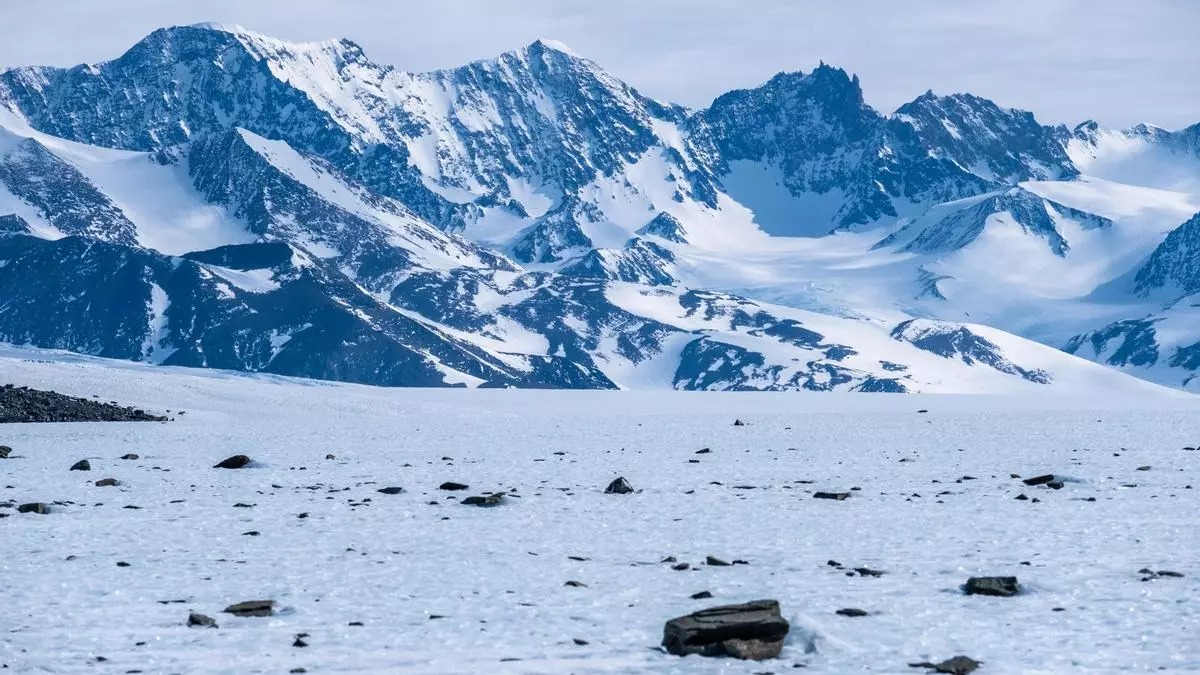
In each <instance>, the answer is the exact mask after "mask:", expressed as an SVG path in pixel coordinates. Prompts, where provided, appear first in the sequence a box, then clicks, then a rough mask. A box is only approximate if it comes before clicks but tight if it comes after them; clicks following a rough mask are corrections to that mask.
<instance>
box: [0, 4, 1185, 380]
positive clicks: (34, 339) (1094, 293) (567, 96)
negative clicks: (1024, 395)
mask: <svg viewBox="0 0 1200 675" xmlns="http://www.w3.org/2000/svg"><path fill="white" fill-rule="evenodd" d="M1196 133H1197V132H1196V131H1195V129H1191V130H1184V131H1181V132H1165V131H1162V130H1156V129H1154V128H1151V127H1140V128H1135V129H1133V130H1129V131H1126V132H1109V131H1105V130H1101V129H1099V128H1098V127H1096V126H1094V125H1093V126H1088V125H1083V126H1081V127H1079V128H1077V129H1076V130H1074V131H1068V130H1067V129H1066V128H1065V127H1056V126H1045V125H1042V124H1040V123H1038V122H1037V120H1036V119H1035V118H1034V117H1033V115H1032V114H1030V113H1027V112H1023V111H1017V110H1011V109H1007V108H1003V107H1001V106H998V105H996V104H995V103H992V102H991V101H988V100H986V99H982V98H979V97H976V96H972V95H968V94H956V95H952V96H935V95H933V94H932V93H930V94H926V95H924V96H921V97H919V98H918V99H916V100H914V101H912V102H911V103H908V104H906V105H904V106H902V107H901V108H900V109H899V110H897V111H896V112H895V113H892V114H883V113H880V112H878V111H876V110H874V109H872V108H871V107H870V106H867V105H866V104H865V102H864V99H863V93H862V88H861V83H860V82H859V81H858V78H857V77H856V76H852V75H850V74H848V73H846V72H845V71H842V70H839V69H837V68H833V67H830V66H826V65H824V64H822V65H821V66H820V67H819V68H817V69H816V70H814V71H813V72H811V73H807V74H806V73H799V72H797V73H783V74H780V75H777V76H776V77H774V78H772V79H770V80H769V81H768V82H767V83H766V84H764V85H763V86H761V87H758V88H754V89H748V90H741V91H736V92H730V93H728V94H725V95H723V96H720V97H718V98H717V99H716V100H715V101H714V102H713V104H712V105H711V106H710V107H708V108H706V109H704V110H696V111H693V110H687V109H685V108H682V107H680V106H676V105H672V104H666V103H661V102H658V101H655V100H654V99H652V98H650V97H647V96H645V95H644V94H642V93H641V92H638V91H637V90H636V89H634V88H632V87H630V86H628V85H627V84H625V83H623V82H621V81H620V80H618V79H617V78H615V77H613V76H612V75H610V74H608V73H606V72H605V71H604V70H603V69H602V68H600V66H599V65H597V64H596V63H594V62H592V61H589V60H587V59H585V58H583V57H580V56H578V55H576V54H574V53H572V52H571V51H570V50H569V49H567V48H566V47H564V46H562V45H560V44H558V43H554V42H552V41H544V40H543V41H537V42H534V43H532V44H530V45H527V46H525V47H523V48H520V49H517V50H514V51H511V52H507V53H505V54H502V55H500V56H498V57H496V58H494V59H488V60H484V61H479V62H475V63H471V64H467V65H465V66H462V67H460V68H452V69H446V70H441V71H435V72H430V73H406V72H402V71H399V70H397V69H395V68H392V67H390V66H386V65H381V64H377V63H374V62H373V61H371V60H370V59H369V58H367V56H366V55H365V54H364V53H363V51H362V50H361V49H360V48H359V47H357V46H356V45H354V44H353V43H351V42H348V41H345V40H336V41H327V42H321V43H311V44H291V43H287V42H283V41H279V40H275V39H272V38H269V37H266V36H263V35H260V34H257V33H253V32H251V31H247V30H244V29H240V28H236V27H229V26H216V25H198V26H189V27H175V28H167V29H163V30H160V31H156V32H154V33H153V34H151V35H150V36H148V37H146V38H145V39H144V40H142V41H141V42H139V43H138V44H137V45H135V46H134V47H133V48H132V49H130V50H129V51H128V52H127V53H125V54H124V55H122V56H121V57H119V58H118V59H115V60H113V61H109V62H106V63H101V64H97V65H83V66H78V67H75V68H69V69H56V68H42V67H25V68H15V69H9V70H4V71H0V293H4V294H5V295H4V297H5V301H4V305H3V307H4V309H5V316H4V317H3V319H0V339H4V340H8V341H12V342H17V343H22V344H25V343H29V344H33V345H39V346H49V347H56V348H67V349H74V350H79V351H84V352H88V353H94V354H104V355H107V356H114V357H117V358H126V359H135V360H146V361H151V362H156V363H170V364H179V365H190V366H202V367H203V366H207V367H223V368H231V369H239V370H259V371H266V372H274V373H280V374H294V375H303V376H307V377H318V378H326V379H344V380H350V381H355V382H364V383H374V384H388V385H420V386H443V385H468V386H498V387H508V386H521V387H588V388H613V387H624V388H642V387H670V388H681V389H813V390H853V391H1023V390H1025V389H1026V388H1031V387H1032V388H1040V387H1049V388H1062V389H1063V390H1068V389H1071V388H1073V387H1075V386H1076V383H1078V382H1083V381H1087V380H1090V378H1092V377H1093V376H1095V374H1096V372H1103V371H1095V370H1094V367H1093V366H1090V365H1088V364H1085V363H1082V362H1080V361H1079V360H1078V359H1075V358H1072V357H1070V356H1068V355H1066V354H1063V353H1061V352H1056V351H1053V350H1045V349H1038V348H1032V347H1031V346H1030V345H1029V344H1028V343H1026V342H1025V341H1023V340H1021V339H1019V338H1015V337H1013V336H1012V335H1006V334H1005V333H1003V332H1001V331H998V330H995V329H992V328H988V327H987V326H984V325H980V323H981V322H982V323H986V324H991V325H994V326H997V327H1000V328H1003V329H1005V330H1010V331H1014V332H1019V333H1021V334H1022V335H1027V336H1031V337H1036V338H1037V339H1039V340H1041V341H1043V342H1045V343H1047V344H1051V345H1055V346H1060V345H1063V344H1068V349H1073V351H1075V352H1077V353H1080V354H1087V355H1088V356H1089V357H1090V358H1093V359H1095V360H1100V361H1105V360H1106V357H1104V356H1103V355H1102V354H1101V352H1104V348H1103V344H1100V343H1102V342H1103V340H1100V343H1096V342H1095V341H1091V340H1087V339H1085V340H1082V341H1079V343H1078V344H1075V341H1071V340H1069V338H1070V337H1071V336H1076V335H1085V334H1088V333H1091V332H1093V331H1095V330H1096V329H1095V327H1096V326H1103V325H1105V324H1107V323H1112V322H1116V321H1124V320H1126V319H1127V318H1128V317H1131V316H1135V317H1136V316H1147V315H1152V314H1154V313H1155V312H1159V311H1166V310H1163V309H1162V306H1161V302H1160V301H1158V300H1155V299H1154V298H1151V297H1149V296H1151V295H1155V294H1154V293H1149V291H1148V290H1147V289H1149V288H1150V286H1154V287H1155V288H1158V287H1159V286H1166V285H1170V284H1176V285H1180V288H1183V289H1185V290H1186V288H1187V287H1188V286H1187V283H1190V282H1188V281H1186V280H1185V277H1186V279H1190V278H1191V276H1189V275H1190V272H1189V271H1188V270H1190V267H1189V265H1188V260H1189V259H1188V257H1187V250H1188V245H1187V241H1190V240H1187V239H1186V236H1185V234H1172V235H1171V236H1169V237H1166V241H1163V237H1164V236H1166V234H1167V232H1166V229H1167V228H1166V227H1165V225H1164V224H1165V223H1168V222H1169V223H1170V225H1171V226H1172V227H1174V226H1175V225H1178V223H1179V220H1178V219H1177V218H1178V216H1179V214H1180V213H1182V212H1184V209H1185V208H1186V213H1188V214H1191V213H1195V212H1196V211H1197V210H1200V199H1197V200H1195V201H1196V202H1197V203H1196V204H1193V195H1194V194H1200V187H1196V190H1197V192H1195V193H1193V192H1192V191H1191V190H1192V189H1193V187H1194V186H1193V185H1192V183H1190V182H1189V181H1188V178H1187V174H1188V171H1189V168H1190V167H1193V166H1195V165H1196V163H1197V162H1198V161H1200V157H1198V156H1197V154H1196V148H1197V144H1196V142H1195V138H1196ZM1131 148H1132V149H1131ZM1151 165H1153V166H1154V167H1159V168H1160V169H1161V170H1159V171H1157V173H1155V172H1143V173H1146V175H1149V176H1151V178H1148V179H1147V180H1144V181H1143V183H1146V184H1136V185H1129V184H1125V183H1117V182H1114V179H1121V178H1123V177H1125V176H1127V175H1131V174H1134V173H1137V169H1138V167H1141V168H1145V167H1147V166H1151ZM1089 171H1091V172H1094V174H1097V175H1093V174H1089V173H1088V172H1089ZM1081 172H1083V173H1081ZM1151 183H1152V184H1151ZM1181 229H1182V228H1181ZM831 231H833V232H834V234H831V235H828V236H826V235H827V233H829V232H831ZM779 235H802V236H799V237H797V236H779ZM1160 245H1161V246H1160ZM1155 247H1159V248H1160V249H1161V252H1154V249H1155ZM1136 269H1145V270H1150V271H1147V272H1145V273H1144V274H1143V275H1137V274H1135V270H1136ZM1135 277H1136V279H1135ZM1143 277H1145V280H1143ZM1160 282H1161V283H1160ZM98 289H103V290H102V291H101V290H98ZM1139 293H1140V294H1141V295H1139ZM1155 297H1157V296H1156V295H1155ZM753 298H760V299H761V300H756V299H753ZM763 300H770V301H771V302H764V301H763ZM1155 302H1160V304H1159V305H1154V304H1153V303H1155ZM813 310H815V311H813ZM1118 332H1120V331H1118ZM1097 339H1099V338H1097ZM1085 342H1086V343H1087V344H1100V347H1098V348H1096V349H1093V350H1092V353H1088V350H1087V349H1083V348H1082V347H1081V346H1080V345H1082V344H1084V343H1085ZM1072 345H1074V346H1073V347H1072ZM1181 359H1182V360H1181V363H1187V364H1190V363H1191V362H1192V361H1191V360H1188V359H1186V358H1183V357H1181Z"/></svg>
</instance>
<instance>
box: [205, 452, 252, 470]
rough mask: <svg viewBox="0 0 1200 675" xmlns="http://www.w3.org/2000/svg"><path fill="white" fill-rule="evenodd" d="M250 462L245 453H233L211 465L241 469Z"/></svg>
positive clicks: (216, 467)
mask: <svg viewBox="0 0 1200 675" xmlns="http://www.w3.org/2000/svg"><path fill="white" fill-rule="evenodd" d="M249 463H250V458H249V457H247V456H246V455H234V456H232V457H226V458H225V459H223V460H221V461H220V462H217V463H216V464H214V465H213V468H214V469H241V468H244V467H245V466H246V465H247V464H249Z"/></svg>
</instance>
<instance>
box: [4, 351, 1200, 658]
mask: <svg viewBox="0 0 1200 675" xmlns="http://www.w3.org/2000/svg"><path fill="white" fill-rule="evenodd" d="M0 369H2V371H3V372H4V373H5V379H6V380H7V381H11V382H14V383H16V384H33V385H37V386H39V387H43V388H53V389H56V390H59V391H62V392H64V393H69V394H75V395H82V396H89V397H90V396H92V395H93V394H94V395H98V396H99V397H100V398H101V399H102V400H110V399H112V400H118V401H121V402H122V403H126V404H132V405H137V406H141V407H145V408H146V409H147V410H148V411H151V412H156V413H159V412H163V411H165V410H168V409H169V410H170V411H172V412H171V413H170V414H171V416H172V417H174V418H175V419H174V421H172V422H167V423H126V424H86V425H68V424H47V425H36V424H30V425H6V426H4V427H0V433H2V434H3V437H2V438H0V440H2V441H3V442H4V444H6V445H9V446H12V448H13V452H12V455H11V456H10V457H9V458H8V459H3V460H0V466H3V470H4V476H5V478H4V482H5V483H6V484H8V485H11V486H12V487H11V488H10V489H8V490H6V491H5V495H4V499H5V500H9V501H11V502H13V503H17V504H22V503H26V502H32V501H42V502H46V503H48V504H50V508H51V512H50V513H49V514H47V515H37V514H18V513H16V510H15V509H13V508H0V514H3V515H5V516H8V517H6V518H3V519H0V529H2V530H3V535H2V537H3V542H4V556H3V559H2V560H0V579H2V580H3V588H4V599H5V630H4V631H0V661H2V662H3V663H4V664H6V665H8V666H9V667H10V668H11V669H12V670H13V672H18V673H19V672H77V671H82V670H89V671H90V670H95V671H96V672H101V671H103V672H108V671H110V670H111V671H113V672H127V671H129V670H141V671H143V672H198V671H204V672H229V673H243V672H254V671H263V672H265V671H271V672H288V671H289V670H293V669H296V668H305V669H307V671H308V672H310V673H314V672H335V671H336V672H379V673H384V672H401V671H402V672H412V673H439V674H445V673H479V672H495V673H534V672H536V673H599V672H613V673H684V672H687V673H693V672H698V673H745V674H747V675H748V674H750V673H761V672H767V671H771V672H783V671H785V670H792V669H793V667H794V666H796V665H797V664H799V665H801V666H804V667H805V668H804V669H805V671H806V672H819V673H846V672H852V671H853V672H878V673H906V672H919V671H916V670H911V671H910V669H909V668H908V667H907V665H906V664H908V663H913V662H917V661H933V662H938V661H940V660H943V659H947V658H949V657H951V656H954V655H956V654H966V655H969V656H971V657H973V658H975V659H977V660H979V661H982V662H983V663H984V666H983V668H982V669H981V670H980V671H979V672H980V673H984V672H986V673H997V674H1007V673H1013V674H1015V673H1028V672H1112V673H1117V672H1121V673H1128V672H1152V671H1158V672H1185V671H1192V670H1196V669H1200V653H1198V652H1197V651H1196V650H1195V649H1194V648H1193V647H1192V645H1193V639H1192V638H1193V637H1194V635H1193V634H1194V632H1195V631H1194V627H1195V626H1196V625H1197V623H1198V622H1200V605H1197V604H1196V603H1195V602H1191V601H1190V600H1191V598H1193V597H1195V594H1196V593H1197V592H1198V591H1200V586H1198V583H1200V567H1198V566H1197V563H1196V559H1195V552H1196V551H1197V550H1200V532H1198V530H1197V528H1195V527H1194V514H1195V512H1196V509H1197V508H1198V507H1200V497H1198V495H1200V492H1198V491H1197V490H1193V489H1188V488H1187V486H1188V485H1194V484H1195V480H1194V476H1195V475H1196V472H1197V471H1198V470H1200V453H1198V452H1194V451H1190V450H1187V449H1184V446H1194V445H1195V443H1196V438H1197V437H1198V435H1200V424H1198V423H1197V419H1200V418H1198V417H1197V415H1196V412H1197V411H1196V408H1195V406H1196V404H1195V402H1194V399H1191V398H1171V397H1168V398H1163V397H1159V396H1153V395H1144V396H1139V397H1137V398H1125V397H1112V396H1110V395H1108V394H1107V393H1106V392H1105V391H1104V390H1103V389H1102V388H1097V389H1096V390H1095V391H1094V392H1093V394H1094V395H1093V396H1089V397H1072V398H1061V397H1056V398H1046V397H1038V396H1024V397H1020V398H1018V397H1001V398H998V397H955V396H923V395H918V396H903V397H902V396H859V395H838V394H820V395H816V394H807V395H806V394H757V393H756V394H699V393H683V392H659V393H647V392H535V391H461V390H457V391H456V390H437V391H435V390H420V391H418V390H396V389H376V388H370V387H360V386H353V385H335V384H328V383H315V382H311V381H300V380H288V379H284V378H276V377H264V376H237V375H231V374H228V373H222V372H218V371H195V370H180V369H173V368H162V367H149V366H145V365H141V364H132V363H118V362H109V361H103V360H97V359H91V358H88V357H81V356H76V355H70V354H63V353H58V352H38V351H28V350H15V349H11V348H5V349H4V350H3V351H2V353H0ZM918 410H927V411H928V412H927V413H926V414H918ZM182 411H186V414H185V413H183V412H182ZM735 419H740V420H742V421H743V422H745V425H744V426H734V425H733V422H734V420H735ZM702 448H709V449H711V452H709V453H707V454H701V455H697V454H696V452H697V451H698V450H700V449H702ZM127 453H136V454H138V455H139V456H140V458H139V459H137V460H120V459H118V458H119V457H121V456H122V455H125V454H127ZM233 454H247V455H249V456H250V457H251V458H252V459H253V460H254V465H253V468H246V469H241V470H222V469H214V468H212V466H213V464H215V463H217V462H218V461H220V460H222V459H224V458H226V457H227V456H229V455H233ZM327 454H331V455H333V458H332V459H327V458H326V455H327ZM83 458H87V459H89V461H90V463H91V467H92V470H91V471H90V472H72V471H68V470H67V468H68V467H69V466H70V465H71V464H73V463H74V462H76V461H77V460H79V459H83ZM1140 467H1148V468H1146V469H1145V470H1139V468H1140ZM1046 473H1053V474H1055V475H1056V476H1058V477H1060V478H1061V479H1062V480H1063V481H1064V484H1063V488H1062V489H1060V490H1053V489H1049V488H1047V487H1045V486H1041V487H1029V486H1026V485H1024V484H1022V482H1021V481H1020V480H1019V479H1015V478H1011V477H1010V474H1019V475H1020V476H1022V477H1031V476H1036V475H1041V474H1046ZM617 476H624V477H625V478H627V479H628V480H629V481H630V482H631V483H632V485H633V487H634V488H635V489H636V490H637V492H635V493H633V494H629V495H606V494H603V490H604V486H605V485H606V484H607V483H608V482H609V481H611V480H612V479H614V478H616V477H617ZM107 477H112V478H116V479H118V480H119V481H120V482H121V484H120V485H119V486H117V487H103V488H101V487H96V486H94V485H93V481H95V480H97V479H100V478H107ZM446 481H458V482H461V483H465V484H467V485H469V486H470V489H469V490H468V491H466V492H465V493H453V492H446V491H442V490H439V489H437V488H438V486H439V485H441V484H442V483H443V482H446ZM388 486H399V487H403V488H404V490H405V491H404V492H403V493H401V494H397V495H386V494H380V493H379V492H377V490H378V489H380V488H383V487H388ZM501 490H503V491H507V492H508V493H509V495H508V497H507V498H506V499H505V503H503V504H501V505H499V506H497V507H494V508H490V509H483V508H476V507H470V506H461V505H460V504H459V502H460V501H461V495H473V494H481V493H484V492H489V491H501ZM817 490H826V491H847V492H850V493H851V495H852V496H851V497H850V498H849V499H847V500H846V501H843V502H835V501H828V500H821V499H813V498H812V493H813V492H814V491H817ZM1021 494H1024V495H1026V496H1027V497H1030V498H1031V499H1027V500H1018V499H1015V498H1016V497H1017V496H1018V495H1021ZM6 503H7V502H6ZM235 504H243V505H248V507H242V508H238V507H235ZM127 507H137V508H127ZM249 533H257V534H255V535H251V534H249ZM710 555H711V556H716V557H718V558H721V559H724V560H726V561H732V560H744V561H745V562H747V563H748V564H746V565H733V566H730V567H715V566H707V565H705V564H704V560H705V557H706V556H710ZM668 556H673V557H674V558H676V559H677V560H678V561H681V562H687V563H690V564H691V569H689V570H685V571H675V570H672V569H671V565H670V564H665V563H661V562H660V561H662V560H664V559H665V558H667V557H668ZM830 561H834V562H836V563H838V564H839V565H840V567H835V566H833V563H831V562H830ZM118 562H120V563H126V564H128V566H127V567H122V566H118V565H117V563H118ZM855 567H865V568H871V569H874V570H879V571H881V572H882V573H883V574H882V576H880V577H877V578H875V577H864V576H859V575H858V574H856V573H854V572H850V570H851V569H852V568H855ZM1142 569H1149V570H1152V571H1154V572H1157V571H1160V570H1165V571H1170V572H1175V573H1178V574H1182V575H1183V576H1182V577H1172V576H1159V575H1149V576H1148V575H1146V574H1145V573H1139V570H1142ZM978 575H1015V576H1017V577H1018V579H1019V582H1020V584H1021V587H1022V588H1023V591H1022V593H1021V594H1020V595H1018V596H1016V597H1013V598H992V597H979V596H965V595H963V593H962V591H961V586H962V584H964V583H965V582H966V580H967V578H968V577H970V576H978ZM1151 577H1153V578H1151ZM1146 579H1149V580H1146ZM569 580H570V581H578V582H582V584H584V586H583V587H568V586H565V585H564V584H565V582H567V581H569ZM700 591H708V592H710V593H711V594H712V596H713V597H712V598H711V599H706V600H691V599H689V596H691V595H692V594H695V593H697V592H700ZM757 598H775V599H778V600H779V601H780V602H781V603H782V606H783V612H784V616H785V617H786V618H787V619H788V620H789V621H790V622H791V633H790V635H789V638H788V640H787V643H786V645H785V647H784V649H783V653H782V655H781V656H780V658H779V659H778V660H775V661H770V662H766V663H747V662H736V661H729V660H720V659H703V658H700V657H694V656H693V657H687V658H683V659H681V658H679V657H675V656H669V655H667V654H664V653H662V652H661V651H659V650H657V649H655V648H656V646H657V645H658V644H659V642H660V640H661V638H662V628H663V623H664V622H665V621H666V620H667V619H670V618H672V617H675V616H679V615H681V614H685V613H687V612H691V611H694V610H697V609H701V608H703V607H707V606H712V605H720V604H726V603H734V602H742V601H747V600H752V599H757ZM258 599H262V600H268V599H269V600H274V601H275V602H276V603H277V604H278V613H277V614H276V615H275V616H272V617H268V618H238V617H234V616H232V615H230V614H225V613H222V611H221V610H222V609H223V608H225V607H226V606H228V605H230V604H233V603H235V602H240V601H243V600H258ZM846 607H853V608H859V609H863V610H865V611H867V612H868V613H869V614H868V616H865V617H861V618H846V617H842V616H838V615H837V614H835V611H836V610H838V609H841V608H846ZM191 611H194V612H200V613H203V614H207V615H209V616H211V617H213V618H215V619H216V621H217V623H218V624H219V626H220V627H219V628H217V629H210V628H189V627H188V626H187V625H186V622H187V617H188V613H189V612H191ZM360 624H361V625H360ZM998 627H1002V628H1003V629H1002V630H1001V629H998ZM299 633H305V634H307V636H306V637H304V638H303V641H304V642H305V643H307V645H308V646H307V647H303V648H301V647H294V646H293V642H294V640H295V638H296V635H297V634H299ZM576 640H579V641H583V642H585V643H586V644H577V643H576V642H575V641H576ZM100 657H103V659H104V660H103V661H100V660H99V658H100Z"/></svg>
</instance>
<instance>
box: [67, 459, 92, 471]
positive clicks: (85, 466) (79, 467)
mask: <svg viewBox="0 0 1200 675" xmlns="http://www.w3.org/2000/svg"><path fill="white" fill-rule="evenodd" d="M91 470H92V463H91V462H89V461H87V460H86V459H81V460H79V461H78V462H75V463H74V464H72V465H71V471H91Z"/></svg>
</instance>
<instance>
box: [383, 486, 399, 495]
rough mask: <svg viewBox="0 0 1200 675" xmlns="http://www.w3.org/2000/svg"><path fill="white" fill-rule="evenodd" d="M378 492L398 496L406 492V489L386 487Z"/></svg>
mask: <svg viewBox="0 0 1200 675" xmlns="http://www.w3.org/2000/svg"><path fill="white" fill-rule="evenodd" d="M376 492H380V493H383V494H385V495H398V494H400V493H401V492H404V488H402V487H385V488H379V489H378V490H376Z"/></svg>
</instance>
